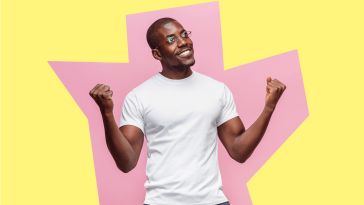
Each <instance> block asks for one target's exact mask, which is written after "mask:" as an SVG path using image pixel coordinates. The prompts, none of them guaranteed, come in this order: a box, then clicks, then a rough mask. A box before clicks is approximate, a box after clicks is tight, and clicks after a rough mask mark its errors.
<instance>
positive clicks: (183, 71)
mask: <svg viewBox="0 0 364 205" xmlns="http://www.w3.org/2000/svg"><path fill="white" fill-rule="evenodd" d="M160 74H162V75H163V76H164V77H167V78H170V79H176V80H179V79H183V78H187V77H188V76H190V75H192V70H191V68H190V67H183V68H166V67H163V69H162V72H160Z"/></svg>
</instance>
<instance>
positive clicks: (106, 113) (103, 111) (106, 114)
mask: <svg viewBox="0 0 364 205" xmlns="http://www.w3.org/2000/svg"><path fill="white" fill-rule="evenodd" d="M101 115H102V116H105V117H114V113H113V111H112V110H107V111H106V110H101Z"/></svg>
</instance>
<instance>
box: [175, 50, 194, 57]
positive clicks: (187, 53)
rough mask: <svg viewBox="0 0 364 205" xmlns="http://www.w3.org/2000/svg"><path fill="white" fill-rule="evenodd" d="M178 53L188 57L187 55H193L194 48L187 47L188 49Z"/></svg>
mask: <svg viewBox="0 0 364 205" xmlns="http://www.w3.org/2000/svg"><path fill="white" fill-rule="evenodd" d="M177 55H178V56H180V57H187V56H190V55H192V50H191V49H186V50H184V51H182V52H180V53H178V54H177Z"/></svg>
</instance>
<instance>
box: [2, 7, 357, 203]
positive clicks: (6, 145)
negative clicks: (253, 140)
mask: <svg viewBox="0 0 364 205" xmlns="http://www.w3.org/2000/svg"><path fill="white" fill-rule="evenodd" d="M201 2H203V1H194V0H183V1H169V0H154V1H151V0H137V1H126V0H124V1H115V0H104V1H89V0H88V1H86V0H79V1H75V0H58V1H54V0H53V1H51V0H49V1H42V0H32V1H29V0H3V2H2V11H1V12H2V14H1V15H2V37H1V41H2V42H1V45H2V50H1V51H2V52H1V53H2V55H1V57H2V59H1V66H2V69H1V72H2V73H1V74H2V77H1V86H2V96H1V97H2V100H1V102H2V106H1V108H2V111H1V112H2V129H1V132H2V133H1V134H2V147H1V155H2V169H1V170H2V175H1V176H2V187H1V188H2V192H1V193H2V203H3V204H4V205H24V204H37V205H43V204H44V205H49V204H52V205H56V204H62V205H63V204H90V205H92V204H98V197H97V187H96V180H95V173H94V168H93V161H92V150H91V143H90V137H89V131H88V124H87V119H86V117H85V116H84V115H83V113H82V112H81V111H80V109H79V108H78V106H77V105H76V103H75V101H74V100H73V99H72V97H71V96H70V95H69V94H68V92H67V90H66V89H65V87H64V86H63V84H62V83H61V82H60V80H59V79H58V78H57V76H56V75H55V73H54V72H53V71H52V69H51V68H50V66H49V65H48V64H47V61H48V60H65V61H95V62H96V61H103V62H127V61H128V55H127V39H126V24H125V15H126V14H131V13H139V12H144V11H151V10H157V9H162V8H168V7H175V6H184V5H190V4H195V3H201ZM360 2H361V1H360V0H358V1H353V0H347V1H329V0H327V1H315V0H308V1H297V2H296V1H292V0H278V1H228V0H221V1H220V8H221V20H222V21H221V23H222V35H223V48H224V62H225V66H226V69H229V68H232V67H234V66H237V65H240V64H243V63H248V62H252V61H255V60H259V59H262V58H266V57H269V56H272V55H276V54H279V53H283V52H286V51H290V50H293V49H298V53H299V57H300V63H301V69H302V74H303V79H304V83H305V90H306V96H307V101H308V105H309V111H310V115H309V117H308V119H307V120H306V121H305V122H304V123H303V124H302V125H301V127H300V128H299V129H297V130H296V132H295V133H294V134H293V135H292V136H291V137H290V138H289V139H288V140H287V141H286V142H285V143H284V144H283V146H282V147H281V148H280V149H279V150H278V151H277V152H276V153H275V154H274V155H273V156H272V157H271V158H270V160H269V161H268V162H267V163H266V164H265V166H264V167H263V168H262V169H261V170H260V171H259V172H258V173H257V174H256V175H255V176H254V178H252V179H251V180H250V181H249V183H248V187H249V190H250V193H251V196H252V200H253V202H254V205H263V204H264V205H268V204H269V205H270V204H279V205H292V204H294V205H299V204H302V205H307V204H330V205H332V204H340V205H342V204H350V205H353V204H364V197H363V190H364V187H363V186H364V185H363V184H364V176H363V173H364V168H363V167H364V166H363V156H364V151H363V150H364V149H363V145H364V143H363V142H364V139H363V138H364V131H363V127H364V126H363V122H364V120H363V116H364V109H363V106H364V102H363V93H364V91H363V88H364V86H363V83H362V79H363V77H362V75H363V74H364V71H363V70H364V63H363V57H364V56H363V54H364V52H363V47H364V40H363V38H364V32H363V25H364V15H363V14H364V12H363V10H364V7H363V4H362V3H360Z"/></svg>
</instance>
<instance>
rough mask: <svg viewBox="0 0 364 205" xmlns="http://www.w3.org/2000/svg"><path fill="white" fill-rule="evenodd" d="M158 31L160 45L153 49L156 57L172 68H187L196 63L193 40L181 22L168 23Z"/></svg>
mask: <svg viewBox="0 0 364 205" xmlns="http://www.w3.org/2000/svg"><path fill="white" fill-rule="evenodd" d="M157 32H158V40H159V45H158V46H157V48H156V49H153V50H152V51H153V56H154V57H155V58H156V59H158V60H160V61H161V63H162V64H164V65H165V66H167V67H170V68H185V67H190V66H192V65H194V64H195V59H194V57H193V43H192V40H191V39H190V38H189V33H188V31H186V30H185V29H184V28H183V26H182V25H181V24H180V23H178V22H176V21H172V22H169V23H166V24H164V25H163V26H161V27H160V28H159V29H158V30H157Z"/></svg>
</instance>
